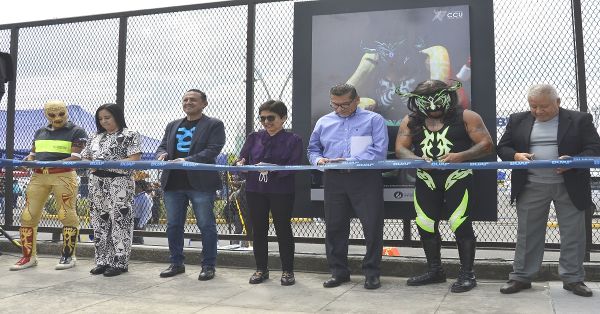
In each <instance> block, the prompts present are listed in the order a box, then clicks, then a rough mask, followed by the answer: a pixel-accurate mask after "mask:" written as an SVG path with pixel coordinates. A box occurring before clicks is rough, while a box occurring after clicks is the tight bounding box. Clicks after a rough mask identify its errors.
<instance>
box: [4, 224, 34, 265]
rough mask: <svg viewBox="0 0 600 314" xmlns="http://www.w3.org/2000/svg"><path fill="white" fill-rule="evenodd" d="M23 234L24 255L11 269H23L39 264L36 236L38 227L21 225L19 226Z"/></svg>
mask: <svg viewBox="0 0 600 314" xmlns="http://www.w3.org/2000/svg"><path fill="white" fill-rule="evenodd" d="M19 233H20V234H21V248H22V250H23V257H21V259H20V260H18V261H17V262H16V263H15V264H14V265H12V266H10V270H21V269H26V268H29V267H33V266H37V256H36V243H35V242H36V238H37V228H36V227H21V228H19Z"/></svg>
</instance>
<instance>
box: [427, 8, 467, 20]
mask: <svg viewBox="0 0 600 314" xmlns="http://www.w3.org/2000/svg"><path fill="white" fill-rule="evenodd" d="M444 17H446V18H447V19H449V20H458V19H462V18H463V12H462V11H446V10H435V9H434V10H433V19H431V21H435V20H437V21H440V22H443V21H444Z"/></svg>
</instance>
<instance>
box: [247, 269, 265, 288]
mask: <svg viewBox="0 0 600 314" xmlns="http://www.w3.org/2000/svg"><path fill="white" fill-rule="evenodd" d="M267 279H269V271H268V270H257V271H255V272H254V274H252V276H251V277H250V280H248V283H250V284H251V285H255V284H259V283H262V282H263V281H265V280H267Z"/></svg>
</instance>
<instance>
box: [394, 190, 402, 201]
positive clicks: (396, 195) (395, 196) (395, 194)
mask: <svg viewBox="0 0 600 314" xmlns="http://www.w3.org/2000/svg"><path fill="white" fill-rule="evenodd" d="M403 197H404V193H402V192H401V191H397V192H394V198H395V199H401V198H403Z"/></svg>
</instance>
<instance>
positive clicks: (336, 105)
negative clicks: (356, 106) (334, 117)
mask: <svg viewBox="0 0 600 314" xmlns="http://www.w3.org/2000/svg"><path fill="white" fill-rule="evenodd" d="M353 102H354V99H352V100H350V101H347V102H345V103H341V104H337V103H334V102H333V101H330V102H329V107H331V108H333V109H336V108H338V107H342V108H344V109H345V108H348V106H350V105H352V103H353Z"/></svg>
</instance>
